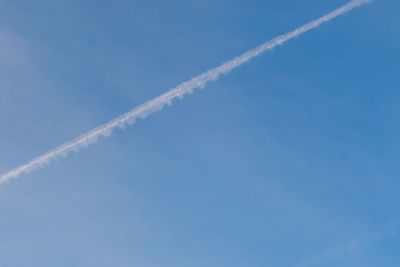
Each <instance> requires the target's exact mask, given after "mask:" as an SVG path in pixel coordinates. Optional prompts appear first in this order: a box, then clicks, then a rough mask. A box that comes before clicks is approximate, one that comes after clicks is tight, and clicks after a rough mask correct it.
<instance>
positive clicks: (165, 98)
mask: <svg viewBox="0 0 400 267" xmlns="http://www.w3.org/2000/svg"><path fill="white" fill-rule="evenodd" d="M368 2H371V0H353V1H351V2H349V3H348V4H346V5H344V6H342V7H340V8H338V9H336V10H334V11H332V12H331V13H329V14H327V15H325V16H323V17H321V18H319V19H317V20H314V21H312V22H310V23H308V24H305V25H304V26H302V27H300V28H297V29H295V30H293V31H291V32H289V33H287V34H284V35H281V36H278V37H276V38H274V39H272V40H270V41H267V42H266V43H264V44H262V45H261V46H259V47H256V48H254V49H252V50H250V51H248V52H246V53H244V54H243V55H241V56H239V57H236V58H234V59H232V60H230V61H228V62H226V63H223V64H222V65H220V66H218V67H216V68H213V69H211V70H208V71H206V72H205V73H203V74H201V75H199V76H197V77H195V78H193V79H191V80H189V81H187V82H184V83H182V84H180V85H178V86H177V87H175V88H173V89H171V90H169V91H167V92H166V93H164V94H163V95H161V96H159V97H156V98H154V99H152V100H150V101H148V102H146V103H144V104H142V105H140V106H138V107H136V108H134V109H132V110H131V111H129V112H127V113H125V114H122V115H121V116H119V117H117V118H116V119H114V120H112V121H110V122H108V123H106V124H103V125H101V126H99V127H97V128H95V129H94V130H92V131H90V132H88V133H86V134H83V135H81V136H80V137H78V138H76V139H74V140H72V141H71V142H68V143H65V144H63V145H61V146H59V147H57V148H55V149H54V150H51V151H50V152H47V153H45V154H43V155H41V156H39V157H37V158H35V159H33V160H31V161H30V162H28V163H26V164H24V165H22V166H20V167H17V168H15V169H13V170H10V171H9V172H7V173H5V174H3V175H2V176H0V185H1V184H3V183H5V182H7V181H9V180H11V179H15V178H18V177H19V176H20V175H21V174H23V173H30V172H32V171H33V170H36V169H38V168H41V167H43V166H44V165H46V164H48V163H50V162H51V161H52V160H55V159H57V158H59V157H62V156H67V155H68V154H69V153H70V152H73V151H74V152H77V151H79V150H80V149H81V148H84V147H87V146H89V145H91V144H94V143H96V142H97V140H98V138H99V137H107V136H110V135H111V134H112V132H113V131H114V130H115V129H117V128H124V127H125V126H127V125H131V124H133V123H135V121H136V120H137V119H138V118H141V119H144V118H146V117H147V116H148V115H150V114H152V113H154V112H156V111H159V110H161V109H162V108H163V107H164V106H165V105H171V104H172V101H173V100H174V99H175V98H183V96H184V95H186V94H190V93H193V91H194V90H195V89H198V88H204V87H205V85H206V84H207V83H208V82H210V81H215V80H217V79H218V78H219V77H220V76H221V75H222V74H226V73H229V72H230V71H232V70H233V69H235V68H237V67H239V66H241V65H243V64H244V63H246V62H248V61H250V60H251V59H252V58H255V57H257V56H259V55H261V54H262V53H263V52H265V51H267V50H271V49H273V48H274V47H276V46H279V45H282V44H284V43H285V42H287V41H289V40H290V39H293V38H295V37H297V36H300V35H301V34H303V33H305V32H307V31H309V30H311V29H313V28H316V27H318V26H319V25H321V24H322V23H324V22H327V21H330V20H332V19H334V18H336V17H337V16H339V15H342V14H344V13H346V12H348V11H350V10H352V9H353V8H356V7H358V6H361V5H363V4H366V3H368Z"/></svg>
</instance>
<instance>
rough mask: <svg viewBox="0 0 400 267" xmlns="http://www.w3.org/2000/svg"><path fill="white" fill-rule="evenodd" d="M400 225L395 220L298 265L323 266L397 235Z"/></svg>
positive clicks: (300, 266) (308, 266)
mask: <svg viewBox="0 0 400 267" xmlns="http://www.w3.org/2000/svg"><path fill="white" fill-rule="evenodd" d="M399 227H400V221H399V220H394V221H392V222H390V223H389V224H387V225H385V226H384V227H383V228H382V229H379V230H377V231H375V232H372V233H368V234H365V235H362V236H360V237H359V238H355V239H352V240H349V241H347V242H345V243H342V244H339V245H337V246H335V247H332V248H329V249H327V250H325V251H322V252H320V253H319V254H317V255H315V256H313V257H310V258H308V259H306V260H304V261H302V262H300V263H299V264H297V265H296V267H312V266H321V265H323V264H326V263H330V262H335V261H338V260H340V259H343V258H345V257H347V256H349V255H351V254H353V253H357V252H359V251H362V250H363V249H364V248H366V247H368V246H372V245H373V244H374V243H378V242H380V241H382V240H384V239H387V238H391V237H393V236H395V235H397V234H398V232H399Z"/></svg>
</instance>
